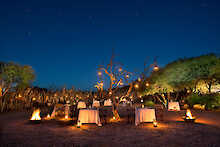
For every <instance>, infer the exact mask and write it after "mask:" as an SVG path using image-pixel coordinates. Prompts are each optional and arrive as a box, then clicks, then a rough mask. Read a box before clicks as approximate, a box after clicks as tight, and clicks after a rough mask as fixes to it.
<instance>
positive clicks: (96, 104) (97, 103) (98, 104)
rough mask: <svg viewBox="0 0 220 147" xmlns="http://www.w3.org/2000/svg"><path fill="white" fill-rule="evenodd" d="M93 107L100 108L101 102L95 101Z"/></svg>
mask: <svg viewBox="0 0 220 147" xmlns="http://www.w3.org/2000/svg"><path fill="white" fill-rule="evenodd" d="M92 107H100V103H99V101H93V104H92Z"/></svg>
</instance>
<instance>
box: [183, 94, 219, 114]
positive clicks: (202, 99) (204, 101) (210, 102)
mask: <svg viewBox="0 0 220 147" xmlns="http://www.w3.org/2000/svg"><path fill="white" fill-rule="evenodd" d="M187 103H188V104H189V106H190V107H191V108H192V107H193V105H195V104H200V105H205V109H206V110H212V109H215V108H217V107H219V106H220V94H205V95H198V94H196V93H193V94H191V95H189V96H188V97H187Z"/></svg>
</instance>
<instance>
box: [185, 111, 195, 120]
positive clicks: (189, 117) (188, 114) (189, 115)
mask: <svg viewBox="0 0 220 147" xmlns="http://www.w3.org/2000/svg"><path fill="white" fill-rule="evenodd" d="M186 119H194V117H193V116H192V113H191V111H190V110H189V109H187V110H186Z"/></svg>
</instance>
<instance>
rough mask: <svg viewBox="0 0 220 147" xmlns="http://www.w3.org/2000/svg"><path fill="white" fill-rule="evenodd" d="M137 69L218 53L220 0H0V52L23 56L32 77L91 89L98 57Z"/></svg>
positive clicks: (13, 57) (16, 59)
mask: <svg viewBox="0 0 220 147" xmlns="http://www.w3.org/2000/svg"><path fill="white" fill-rule="evenodd" d="M112 48H114V49H115V53H116V54H117V57H116V60H117V61H119V62H121V63H123V64H124V65H125V67H126V69H127V70H128V71H141V70H143V64H144V61H145V59H146V58H149V63H150V62H152V60H153V58H154V57H155V56H157V57H158V64H159V66H164V65H166V64H167V63H169V62H171V61H173V60H176V59H178V58H183V57H191V56H199V55H202V54H206V53H211V52H214V53H220V0H172V1H171V0H160V1H159V0H149V1H147V0H121V1H120V0H99V1H98V0H77V1H76V0H26V1H25V0H5V1H1V3H0V51H1V52H0V60H1V61H5V62H8V61H14V62H18V63H20V64H28V65H31V66H32V67H33V69H34V70H35V72H36V76H37V79H36V82H35V83H34V84H35V85H38V86H41V87H49V86H51V85H56V86H64V85H66V86H67V87H70V86H72V85H73V86H75V87H76V88H81V89H90V88H92V87H93V86H94V84H95V82H96V81H97V72H96V69H97V67H98V65H99V64H103V63H104V64H107V63H108V62H109V59H110V56H111V52H112Z"/></svg>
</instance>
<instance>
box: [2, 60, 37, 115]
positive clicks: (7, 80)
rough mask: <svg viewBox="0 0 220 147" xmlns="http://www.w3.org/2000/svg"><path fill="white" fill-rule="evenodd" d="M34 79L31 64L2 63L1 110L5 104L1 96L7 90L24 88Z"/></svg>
mask: <svg viewBox="0 0 220 147" xmlns="http://www.w3.org/2000/svg"><path fill="white" fill-rule="evenodd" d="M34 79H35V75H34V70H33V69H32V67H31V66H27V65H24V66H22V65H19V64H16V63H13V62H10V63H4V64H3V65H1V69H0V92H1V93H0V101H1V102H0V104H1V106H2V107H1V108H2V109H1V111H3V109H4V106H5V101H4V99H3V97H4V96H5V95H6V94H7V92H8V91H10V90H11V91H12V90H17V89H24V88H26V87H27V86H29V85H30V84H31V83H32V82H33V81H34Z"/></svg>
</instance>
